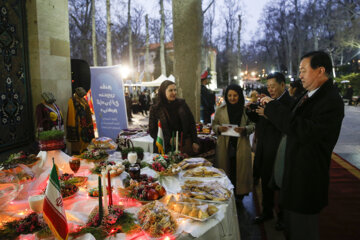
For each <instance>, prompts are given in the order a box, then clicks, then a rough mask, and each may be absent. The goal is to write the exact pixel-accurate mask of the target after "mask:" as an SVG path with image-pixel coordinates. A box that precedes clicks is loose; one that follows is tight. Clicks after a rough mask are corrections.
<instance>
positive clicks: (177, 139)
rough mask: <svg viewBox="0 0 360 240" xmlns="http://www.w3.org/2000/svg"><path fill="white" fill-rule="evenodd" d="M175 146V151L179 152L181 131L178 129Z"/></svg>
mask: <svg viewBox="0 0 360 240" xmlns="http://www.w3.org/2000/svg"><path fill="white" fill-rule="evenodd" d="M175 147H176V150H175V153H178V152H179V131H176V142H175Z"/></svg>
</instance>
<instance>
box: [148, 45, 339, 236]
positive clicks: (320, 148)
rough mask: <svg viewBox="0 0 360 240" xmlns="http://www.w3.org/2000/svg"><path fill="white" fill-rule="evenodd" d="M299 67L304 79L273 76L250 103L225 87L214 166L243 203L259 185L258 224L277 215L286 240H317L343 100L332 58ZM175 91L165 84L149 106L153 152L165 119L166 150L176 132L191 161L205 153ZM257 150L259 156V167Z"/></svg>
mask: <svg viewBox="0 0 360 240" xmlns="http://www.w3.org/2000/svg"><path fill="white" fill-rule="evenodd" d="M299 70H300V74H299V78H300V79H299V80H297V81H294V82H292V83H291V84H290V87H289V89H287V88H286V84H285V76H284V75H283V74H282V73H279V72H276V73H273V74H270V75H268V77H267V92H260V93H259V92H256V91H252V92H249V94H250V99H249V102H248V103H246V104H245V98H244V93H243V92H244V91H243V89H242V88H241V87H240V86H238V85H229V86H228V87H227V88H226V90H225V94H224V99H225V103H224V104H223V105H221V106H219V107H217V109H216V111H215V116H214V119H213V121H212V129H213V131H214V132H215V134H216V136H217V145H216V160H215V162H214V165H215V166H216V167H218V168H222V169H223V170H224V171H225V172H226V173H227V175H228V176H229V178H230V180H231V181H232V183H233V185H234V193H235V197H236V200H237V202H240V203H241V201H242V198H243V197H244V196H245V195H247V194H249V192H251V191H252V189H253V185H254V184H258V183H259V182H261V185H262V194H263V199H262V213H261V215H259V216H257V217H256V218H255V219H254V223H255V224H256V223H261V222H264V221H267V220H269V219H272V218H274V215H275V216H276V217H277V222H276V226H275V227H276V229H278V230H283V229H284V230H285V231H284V233H285V236H286V238H287V239H291V240H294V239H308V240H312V239H319V231H318V215H319V213H320V212H321V210H322V209H323V208H324V207H325V206H326V205H327V202H328V187H329V165H330V160H331V154H332V150H333V148H334V146H335V144H336V142H337V139H338V136H339V133H340V128H341V124H342V120H343V117H344V103H343V100H342V98H341V96H340V95H339V92H338V90H337V89H336V87H335V86H334V84H333V80H332V79H331V77H330V75H331V71H332V63H331V59H330V57H329V56H328V54H326V53H325V52H322V51H314V52H310V53H308V54H306V55H304V56H303V57H302V58H301V62H300V66H299ZM206 80H207V78H206V77H205V78H204V79H203V78H202V83H203V82H205V83H204V84H203V85H204V87H202V89H201V93H202V96H209V95H211V93H209V92H208V91H207V89H206V86H205V85H206ZM176 93H177V92H176V85H175V83H173V82H171V81H164V82H163V83H162V84H161V86H160V88H159V93H158V98H157V99H158V101H157V102H156V103H154V104H153V105H152V106H151V108H150V113H149V131H150V135H151V136H152V137H153V138H154V151H156V150H157V147H156V146H155V142H156V138H157V133H158V126H159V124H158V123H159V122H160V123H161V127H162V131H163V137H164V145H165V149H166V152H168V151H170V150H171V147H170V145H172V144H173V143H172V142H171V141H172V140H171V139H172V133H173V132H176V131H178V132H182V133H183V136H184V148H183V151H184V152H185V153H187V154H188V155H189V156H193V155H196V153H197V152H198V151H199V144H198V141H197V135H196V125H195V120H194V117H193V115H192V113H191V111H190V109H189V107H188V105H187V103H186V102H185V100H183V99H180V98H177V96H176ZM206 100H207V99H205V98H204V102H203V97H202V114H203V116H204V118H203V119H204V120H205V119H206V122H210V119H209V118H208V117H209V114H208V113H207V111H208V109H206V108H205V106H206V105H207V103H206ZM211 104H212V107H214V104H213V103H210V105H211ZM209 111H210V110H209ZM210 112H211V111H210ZM205 114H207V116H205ZM253 132H255V134H254V137H253V139H254V141H253V143H252V144H250V140H249V136H250V134H252V133H253ZM251 152H254V153H255V154H254V155H255V157H254V163H252V154H251Z"/></svg>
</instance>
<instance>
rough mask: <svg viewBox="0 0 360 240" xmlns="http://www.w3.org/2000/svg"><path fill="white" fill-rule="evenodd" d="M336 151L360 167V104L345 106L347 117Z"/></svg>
mask: <svg viewBox="0 0 360 240" xmlns="http://www.w3.org/2000/svg"><path fill="white" fill-rule="evenodd" d="M334 152H335V153H337V154H339V155H340V156H341V157H342V158H344V159H345V160H347V161H349V162H350V163H351V164H352V165H354V166H355V167H357V168H358V169H360V106H358V107H354V106H347V105H346V106H345V117H344V120H343V124H342V127H341V132H340V136H339V140H338V142H337V144H336V146H335V149H334Z"/></svg>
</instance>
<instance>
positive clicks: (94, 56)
mask: <svg viewBox="0 0 360 240" xmlns="http://www.w3.org/2000/svg"><path fill="white" fill-rule="evenodd" d="M91 21H92V22H91V26H92V28H91V39H92V50H93V51H92V52H93V65H94V66H97V46H96V24H95V0H91Z"/></svg>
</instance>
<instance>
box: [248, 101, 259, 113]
mask: <svg viewBox="0 0 360 240" xmlns="http://www.w3.org/2000/svg"><path fill="white" fill-rule="evenodd" d="M258 107H260V103H259V102H257V103H250V105H249V108H250V110H251V111H255V110H256V109H257V108H258Z"/></svg>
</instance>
